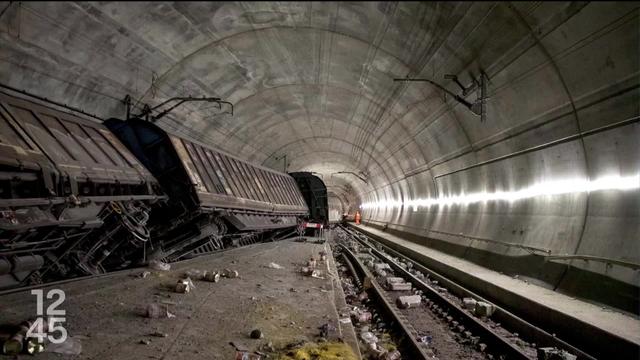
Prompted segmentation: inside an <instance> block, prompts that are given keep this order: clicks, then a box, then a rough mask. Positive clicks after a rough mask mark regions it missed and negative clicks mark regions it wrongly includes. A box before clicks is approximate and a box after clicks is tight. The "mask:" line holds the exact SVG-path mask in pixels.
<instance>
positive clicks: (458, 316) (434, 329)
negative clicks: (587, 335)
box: [336, 227, 595, 360]
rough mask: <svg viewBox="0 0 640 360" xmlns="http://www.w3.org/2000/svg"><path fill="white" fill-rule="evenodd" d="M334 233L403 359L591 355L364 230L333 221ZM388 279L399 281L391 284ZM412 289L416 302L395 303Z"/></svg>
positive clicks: (566, 357) (524, 357) (410, 292)
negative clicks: (336, 223) (389, 246)
mask: <svg viewBox="0 0 640 360" xmlns="http://www.w3.org/2000/svg"><path fill="white" fill-rule="evenodd" d="M336 235H337V239H338V243H339V244H340V246H341V247H342V255H343V256H344V258H345V260H344V262H345V264H346V265H347V267H348V268H350V272H351V273H353V274H355V275H356V277H358V278H359V281H360V282H361V283H362V284H361V285H362V287H363V288H365V289H367V292H368V293H369V294H371V295H370V297H372V298H373V299H375V300H376V301H377V302H378V303H379V306H380V307H381V308H383V309H384V315H385V316H386V321H387V322H388V323H389V324H390V326H391V327H393V331H394V333H396V339H397V340H396V341H397V343H398V344H399V347H402V358H403V359H436V358H440V359H456V358H464V359H567V360H569V359H595V358H594V357H592V356H590V355H589V354H587V353H585V352H583V351H581V350H580V349H578V348H576V347H574V346H572V345H570V344H568V343H566V342H564V341H562V340H561V339H558V338H557V337H555V335H554V334H549V333H547V332H546V331H544V330H542V329H540V328H538V327H536V326H534V325H532V324H530V323H528V322H527V321H525V320H524V319H522V318H519V317H517V316H516V315H514V314H512V313H510V312H508V311H506V310H504V309H502V308H501V307H499V306H497V305H495V304H492V303H490V302H488V301H487V300H486V299H484V298H482V297H480V296H478V295H477V294H475V293H473V292H471V291H469V290H467V289H465V288H464V287H463V286H461V285H460V284H456V283H454V282H452V281H451V280H449V279H446V278H444V277H442V276H441V275H439V274H437V273H434V272H433V271H430V270H429V269H427V268H425V267H423V266H422V265H420V264H418V263H416V262H414V261H412V260H410V259H408V258H406V257H405V256H403V255H401V254H399V253H397V252H396V251H394V250H392V249H389V248H387V247H386V246H384V245H382V244H380V243H377V242H375V241H373V240H372V239H370V238H369V237H368V236H366V235H364V234H361V233H359V232H357V231H355V230H353V229H348V228H344V227H339V228H338V229H337V234H336ZM399 278H401V280H398V279H399ZM389 279H392V280H393V279H395V280H393V281H399V282H401V283H402V282H404V283H405V285H400V286H396V287H395V289H394V290H392V288H393V287H390V286H389V285H390V284H389V283H388V281H389ZM408 284H410V286H408ZM415 295H418V296H419V303H418V304H414V306H409V307H408V308H401V307H400V306H398V298H400V297H402V296H414V300H415Z"/></svg>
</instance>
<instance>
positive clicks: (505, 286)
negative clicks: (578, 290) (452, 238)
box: [356, 225, 640, 344]
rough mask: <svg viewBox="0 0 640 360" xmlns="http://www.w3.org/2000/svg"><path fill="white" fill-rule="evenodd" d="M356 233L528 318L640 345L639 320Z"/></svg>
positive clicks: (393, 240) (380, 235) (379, 234)
mask: <svg viewBox="0 0 640 360" xmlns="http://www.w3.org/2000/svg"><path fill="white" fill-rule="evenodd" d="M356 229H358V230H359V231H362V232H364V233H366V234H369V235H371V236H374V237H376V238H377V239H384V240H386V241H385V243H387V242H388V244H393V246H392V247H393V248H395V249H397V250H399V249H405V251H401V252H403V253H405V254H409V253H413V254H418V256H419V257H420V259H419V260H420V261H421V262H422V263H423V264H425V265H427V266H429V267H431V266H434V265H436V266H438V267H439V268H441V269H447V270H446V271H447V272H449V273H448V274H447V273H443V275H445V276H447V277H449V276H451V273H456V274H458V275H457V276H458V277H461V278H462V279H463V280H464V282H465V283H466V284H467V285H469V284H476V285H477V288H478V289H485V290H486V291H485V292H491V293H494V294H499V295H496V296H498V297H500V299H501V300H502V301H507V302H508V301H510V302H513V303H519V304H525V305H526V304H529V306H530V308H529V309H528V311H529V312H530V314H528V315H529V316H538V317H549V316H559V315H561V316H566V317H567V319H574V320H575V321H576V326H579V324H578V322H583V323H585V324H588V325H590V326H593V327H595V328H599V329H603V330H604V331H606V332H609V333H611V334H614V335H615V336H618V337H621V338H624V339H626V340H628V341H630V342H633V343H635V344H640V319H638V318H637V317H634V316H631V315H628V314H625V313H622V312H618V311H615V310H611V309H608V308H605V307H602V306H598V305H596V304H592V303H589V302H586V301H581V300H579V299H576V298H574V297H571V296H568V295H565V294H561V293H559V292H556V291H552V290H550V289H547V288H544V287H542V286H538V285H535V284H532V283H530V282H527V281H524V280H523V279H520V278H518V279H516V278H514V277H511V276H507V275H504V274H502V273H500V272H498V271H493V270H490V269H487V268H485V267H482V266H480V265H477V264H474V263H472V262H470V261H467V260H464V259H460V258H457V257H454V256H452V255H448V254H445V253H443V252H440V251H438V250H434V249H431V248H428V247H426V246H423V245H420V244H417V243H414V242H412V241H409V240H404V239H402V238H400V237H398V236H394V235H392V234H389V233H386V232H384V231H381V230H378V229H376V228H374V227H371V226H366V225H358V226H356ZM406 250H408V251H409V252H406ZM540 310H542V311H540ZM525 311H526V310H525ZM576 329H577V328H576Z"/></svg>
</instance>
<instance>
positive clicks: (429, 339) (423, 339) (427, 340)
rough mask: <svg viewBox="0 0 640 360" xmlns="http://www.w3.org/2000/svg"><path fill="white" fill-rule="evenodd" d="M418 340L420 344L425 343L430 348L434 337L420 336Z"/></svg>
mask: <svg viewBox="0 0 640 360" xmlns="http://www.w3.org/2000/svg"><path fill="white" fill-rule="evenodd" d="M417 340H418V342H421V343H425V344H426V345H427V346H428V345H429V344H431V342H432V341H433V337H432V336H431V335H423V336H418V339H417Z"/></svg>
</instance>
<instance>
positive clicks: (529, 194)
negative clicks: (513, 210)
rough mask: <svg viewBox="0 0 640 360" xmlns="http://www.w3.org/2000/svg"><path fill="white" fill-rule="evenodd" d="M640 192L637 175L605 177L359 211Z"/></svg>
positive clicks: (366, 206)
mask: <svg viewBox="0 0 640 360" xmlns="http://www.w3.org/2000/svg"><path fill="white" fill-rule="evenodd" d="M638 188H640V174H638V175H635V176H626V177H621V176H606V177H602V178H599V179H595V180H585V179H570V180H559V181H549V182H542V183H539V184H536V185H533V186H530V187H528V188H524V189H521V190H516V191H496V192H477V193H470V194H464V193H462V194H459V195H454V196H441V197H438V198H423V199H415V200H408V201H399V200H394V201H379V202H368V203H364V204H362V205H361V206H360V208H362V209H374V208H397V207H402V206H407V207H413V208H414V209H417V208H419V207H430V206H434V205H443V206H447V205H468V204H473V203H479V202H486V201H508V202H514V201H518V200H523V199H530V198H533V197H537V196H551V195H562V194H572V193H581V192H593V191H601V190H633V189H638Z"/></svg>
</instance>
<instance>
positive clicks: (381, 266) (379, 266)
mask: <svg viewBox="0 0 640 360" xmlns="http://www.w3.org/2000/svg"><path fill="white" fill-rule="evenodd" d="M373 267H374V269H375V270H376V271H382V270H391V266H389V264H387V263H377V264H373Z"/></svg>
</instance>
